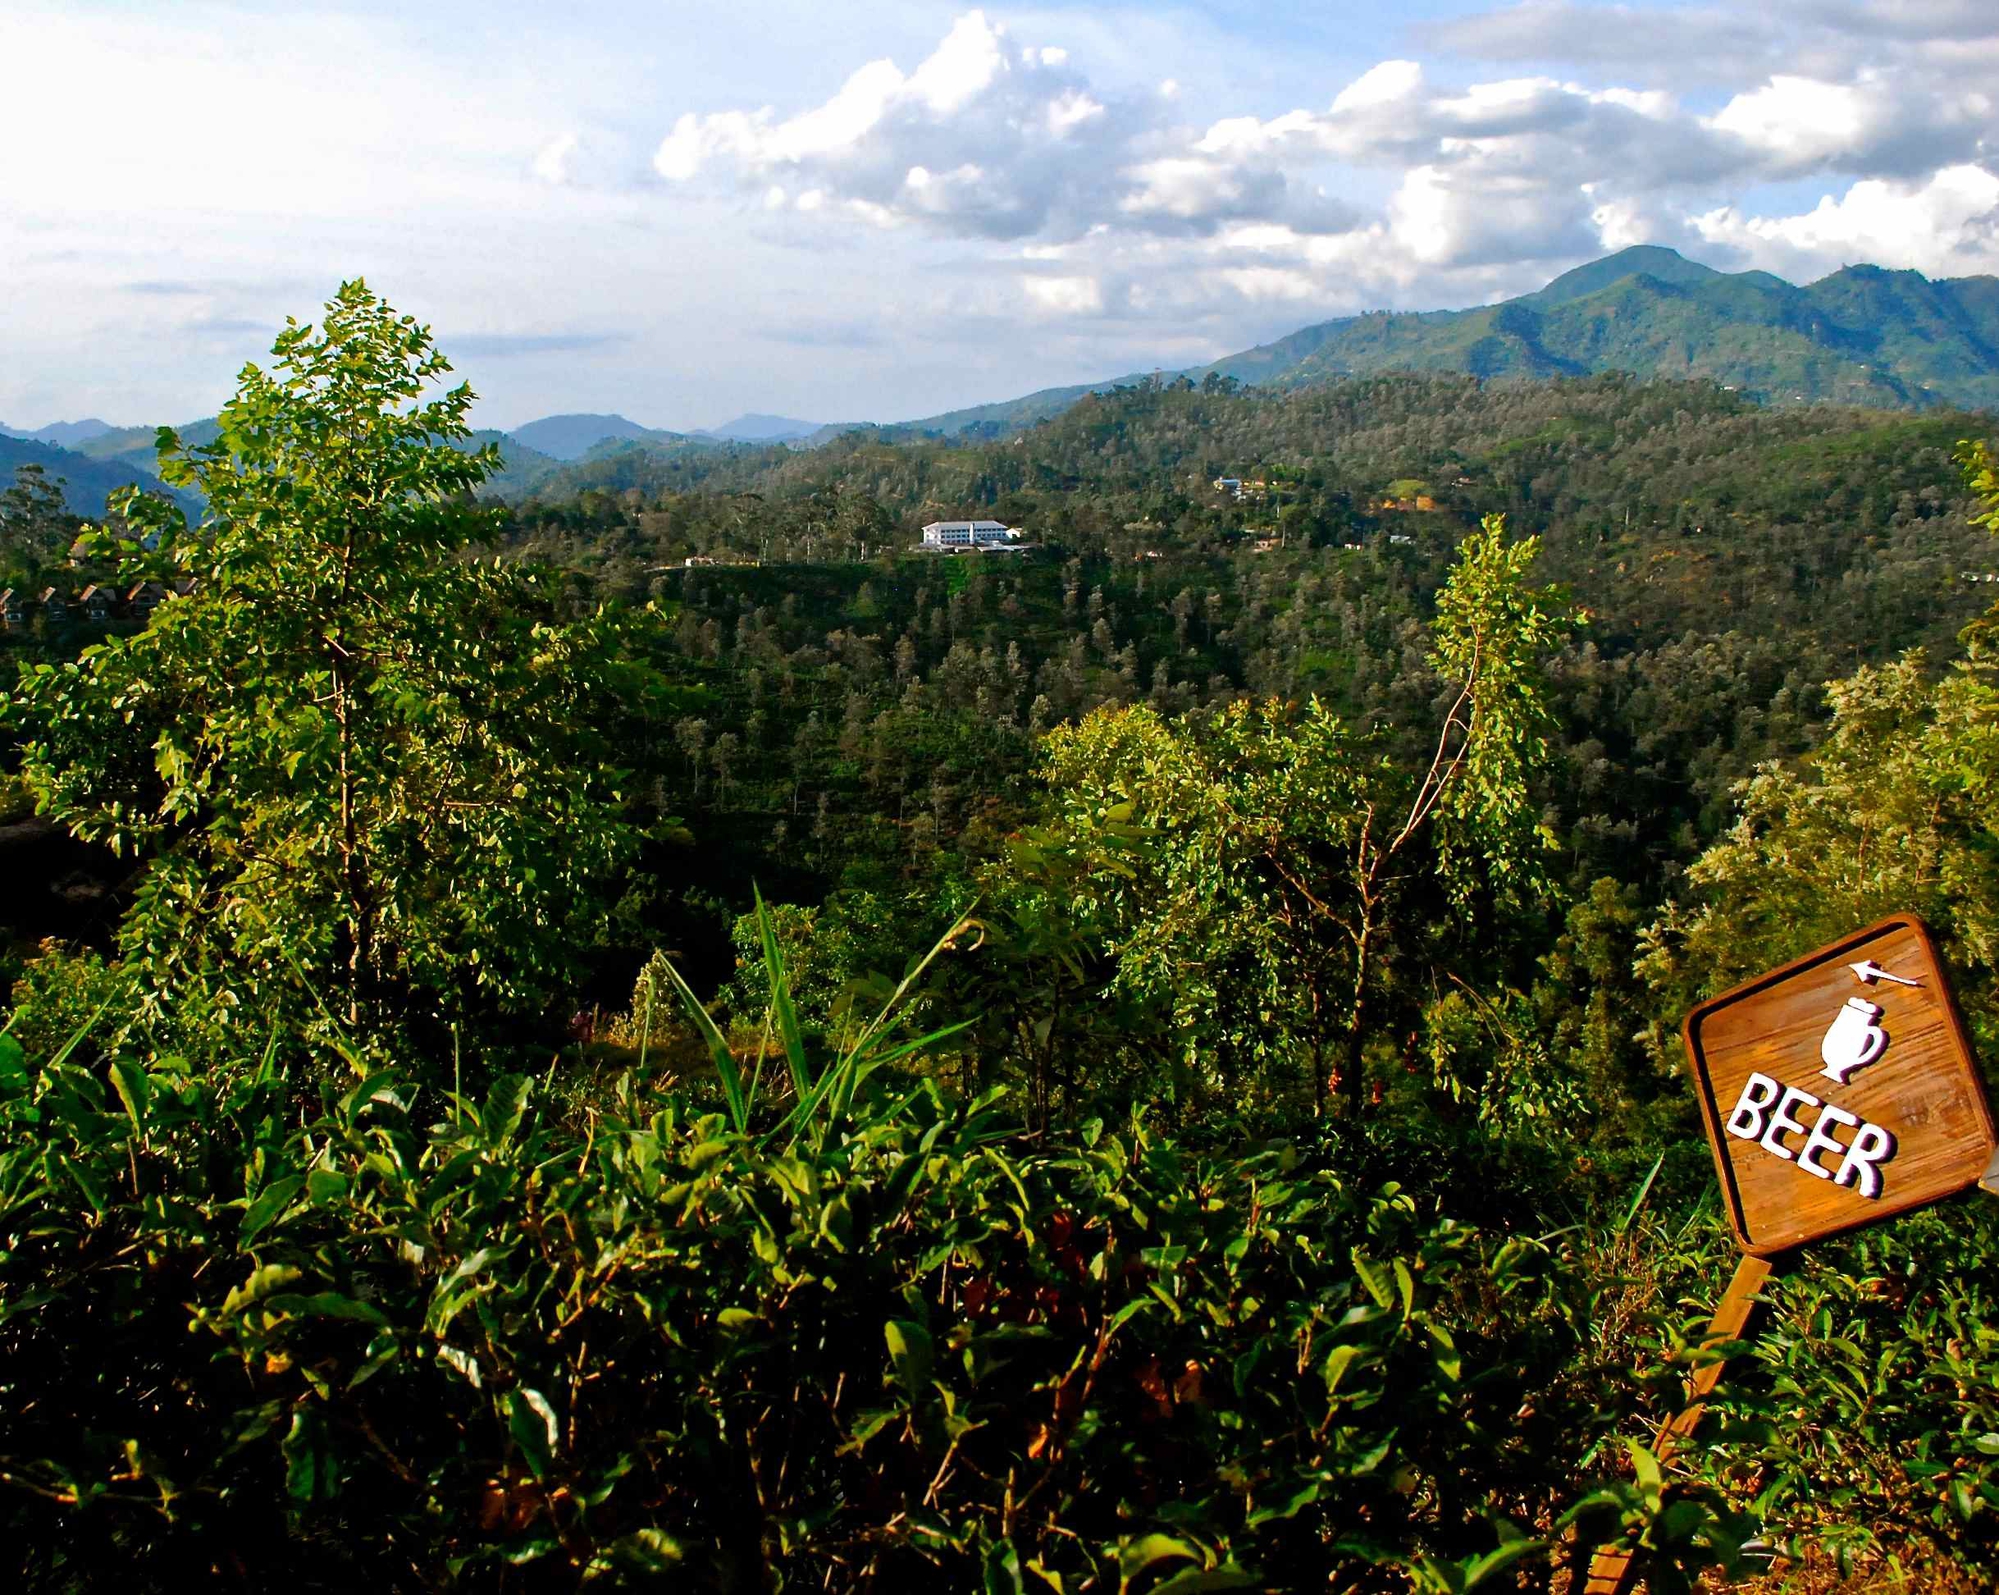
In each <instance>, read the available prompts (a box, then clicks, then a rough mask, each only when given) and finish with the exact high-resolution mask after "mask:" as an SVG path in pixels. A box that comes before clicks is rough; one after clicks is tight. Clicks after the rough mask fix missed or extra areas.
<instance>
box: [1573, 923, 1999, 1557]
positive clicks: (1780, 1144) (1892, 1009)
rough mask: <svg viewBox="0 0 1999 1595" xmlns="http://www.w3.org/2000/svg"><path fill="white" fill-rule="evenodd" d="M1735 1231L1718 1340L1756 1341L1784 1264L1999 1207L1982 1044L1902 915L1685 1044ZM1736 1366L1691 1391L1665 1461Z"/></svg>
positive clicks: (1768, 978)
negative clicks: (1919, 1213)
mask: <svg viewBox="0 0 1999 1595" xmlns="http://www.w3.org/2000/svg"><path fill="white" fill-rule="evenodd" d="M1681 1035H1682V1038H1683V1039H1684V1041H1685V1043H1686V1048H1687V1060H1688V1063H1689V1064H1690V1065H1691V1067H1692V1069H1693V1075H1694V1086H1695V1090H1696V1091H1697V1093H1698V1094H1699V1097H1700V1104H1701V1117H1702V1119H1703V1121H1704V1122H1705V1124H1706V1126H1707V1134H1708V1144H1709V1146H1710V1148H1711V1149H1712V1151H1713V1153H1714V1162H1715V1172H1716V1174H1717V1175H1718V1176H1719V1177H1720V1180H1721V1190H1722V1197H1723V1201H1724V1203H1725V1205H1726V1206H1727V1209H1728V1222H1729V1227H1730V1229H1732V1230H1733V1231H1734V1232H1735V1238H1736V1240H1737V1242H1738V1243H1739V1244H1740V1245H1741V1247H1742V1250H1743V1252H1744V1253H1745V1254H1746V1255H1745V1256H1744V1257H1743V1259H1742V1261H1741V1262H1740V1264H1738V1265H1737V1268H1736V1271H1735V1278H1734V1279H1733V1280H1732V1281H1731V1282H1730V1284H1729V1287H1728V1291H1727V1294H1726V1295H1724V1296H1723V1298H1722V1301H1721V1305H1720V1306H1719V1308H1718V1309H1717V1310H1716V1312H1715V1316H1714V1321H1713V1322H1712V1323H1711V1324H1710V1325H1709V1326H1708V1335H1707V1343H1708V1344H1710V1345H1716V1344H1725V1343H1727V1342H1729V1341H1732V1340H1739V1339H1741V1338H1742V1334H1743V1331H1744V1329H1745V1328H1746V1326H1747V1325H1748V1322H1749V1318H1750V1315H1751V1313H1752V1312H1753V1311H1754V1308H1755V1303H1756V1293H1757V1291H1758V1290H1760V1289H1761V1288H1762V1286H1763V1284H1764V1283H1765V1282H1766V1281H1767V1280H1768V1278H1769V1277H1770V1273H1771V1269H1772V1261H1771V1260H1772V1259H1774V1258H1779V1257H1782V1256H1784V1255H1785V1254H1787V1253H1790V1252H1793V1251H1796V1250H1797V1249H1798V1248H1800V1247H1803V1246H1806V1245H1809V1244H1810V1243H1811V1242H1813V1241H1816V1240H1822V1239H1824V1238H1825V1237H1826V1236H1829V1235H1837V1234H1840V1233H1842V1232H1844V1231H1847V1230H1852V1229H1858V1228H1860V1227H1861V1226H1863V1225H1867V1224H1874V1223H1879V1222H1880V1221H1881V1220H1882V1219H1885V1218H1893V1217H1894V1216H1895V1215H1897V1214H1898V1213H1906V1212H1909V1211H1910V1210H1911V1209H1914V1208H1918V1207H1925V1206H1927V1205H1929V1204H1930V1203H1932V1202H1936V1201H1941V1200H1942V1199H1943V1198H1944V1197H1947V1196H1954V1195H1956V1194H1957V1193H1958V1192H1960V1191H1964V1190H1967V1189H1969V1188H1970V1187H1972V1186H1974V1185H1983V1186H1984V1187H1985V1188H1986V1189H1988V1190H1991V1191H1993V1192H1994V1193H1995V1194H1999V1161H1995V1157H1994V1154H1995V1151H1999V1140H1995V1136H1994V1132H1993V1123H1992V1112H1991V1109H1990V1108H1989V1107H1988V1106H1987V1104H1986V1100H1985V1087H1984V1083H1983V1081H1982V1080H1981V1079H1980V1077H1979V1073H1978V1065H1977V1061H1976V1058H1975V1056H1974V1054H1973V1053H1972V1050H1971V1039H1970V1037H1969V1035H1968V1034H1967V1033H1966V1031H1965V1027H1964V1017H1963V1015H1962V1014H1961V1013H1960V1012H1959V1011H1958V1007H1957V1000H1956V998H1955V997H1954V996H1953V995H1952V993H1951V989H1950V978H1949V975H1948V973H1947V972H1946V970H1945V969H1944V966H1943V961H1942V960H1941V959H1940V958H1939V957H1938V956H1937V951H1936V944H1935V943H1934V942H1933V941H1932V940H1931V939H1930V933H1929V929H1928V927H1927V926H1925V925H1924V924H1923V922H1922V921H1921V920H1920V919H1918V918H1916V916H1915V915H1913V914H1898V915H1895V916H1893V917H1891V918H1888V919H1884V920H1882V921H1881V922H1880V923H1878V924H1875V925H1870V926H1868V927H1867V929H1865V930H1860V931H1855V932H1854V933H1853V934H1852V935H1850V936H1845V937H1842V938H1841V939H1840V940H1838V941H1836V942H1831V943H1829V944H1828V945H1826V946H1824V947H1821V948H1819V949H1818V951H1816V952H1812V953H1807V954H1806V955H1805V956H1804V957H1802V958H1798V959H1794V960H1793V961H1792V962H1790V963H1788V964H1785V965H1784V966H1783V967H1782V968H1780V969H1773V970H1771V971H1770V972H1769V973H1768V974H1765V975H1759V976H1758V977H1757V978H1756V979H1754V980H1751V981H1748V982H1746V983H1744V984H1743V985H1740V986H1737V987H1736V988H1735V989H1734V990H1733V991H1727V992H1723V993H1722V994H1721V995H1720V996H1719V997H1716V998H1714V999H1712V1000H1711V1001H1709V1002H1704V1003H1702V1004H1701V1005H1700V1006H1699V1007H1698V1008H1696V1009H1694V1010H1693V1012H1692V1013H1690V1014H1688V1015H1687V1019H1686V1024H1685V1026H1684V1027H1683V1028H1682V1031H1681ZM1722 1366H1723V1364H1722V1363H1721V1362H1719V1361H1716V1362H1711V1363H1708V1364H1706V1365H1705V1366H1704V1367H1702V1368H1701V1369H1699V1370H1698V1371H1697V1372H1696V1373H1695V1374H1694V1376H1693V1378H1692V1380H1691V1381H1690V1382H1689V1387H1688V1392H1687V1397H1688V1403H1689V1404H1688V1406H1687V1408H1686V1410H1685V1411H1683V1412H1681V1413H1680V1414H1679V1416H1678V1417H1676V1418H1674V1419H1673V1420H1672V1421H1671V1422H1669V1423H1667V1424H1666V1425H1664V1426H1663V1427H1662V1428H1661V1429H1660V1431H1659V1433H1658V1436H1657V1439H1656V1442H1655V1446H1654V1449H1655V1451H1656V1452H1657V1454H1658V1456H1659V1457H1660V1459H1661V1460H1662V1461H1663V1460H1664V1459H1665V1458H1666V1457H1667V1456H1668V1455H1669V1454H1670V1453H1671V1452H1672V1451H1673V1450H1674V1449H1676V1447H1677V1444H1678V1442H1679V1440H1680V1439H1682V1438H1683V1437H1684V1436H1686V1435H1688V1434H1691V1433H1692V1432H1693V1429H1694V1426H1695V1424H1696V1423H1697V1422H1698V1421H1699V1419H1700V1413H1701V1407H1702V1404H1703V1403H1704V1402H1705V1400H1706V1398H1707V1396H1708V1395H1709V1394H1710V1393H1711V1392H1712V1391H1713V1389H1714V1387H1715V1385H1716V1384H1717V1383H1718V1382H1719V1381H1720V1378H1721V1370H1722ZM1631 1575H1632V1561H1631V1554H1630V1552H1628V1551H1626V1550H1624V1549H1623V1548H1621V1547H1620V1548H1616V1549H1608V1550H1600V1551H1598V1552H1597V1553H1596V1556H1595V1558H1594V1559H1593V1560H1592V1562H1591V1563H1590V1569H1589V1576H1588V1579H1587V1581H1586V1583H1585V1585H1584V1590H1585V1595H1623V1592H1624V1591H1625V1590H1626V1589H1628V1588H1629V1587H1630V1579H1631Z"/></svg>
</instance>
